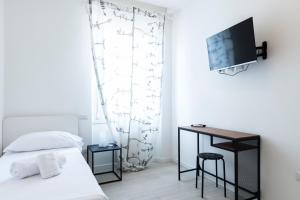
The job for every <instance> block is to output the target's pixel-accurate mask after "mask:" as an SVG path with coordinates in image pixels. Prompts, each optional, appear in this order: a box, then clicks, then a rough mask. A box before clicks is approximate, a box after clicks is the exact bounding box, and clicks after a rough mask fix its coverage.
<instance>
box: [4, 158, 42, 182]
mask: <svg viewBox="0 0 300 200" xmlns="http://www.w3.org/2000/svg"><path fill="white" fill-rule="evenodd" d="M39 173H40V170H39V167H38V166H37V163H36V159H35V158H28V159H24V160H19V161H16V162H13V163H12V164H11V166H10V174H11V175H12V176H13V177H15V178H19V179H22V178H26V177H29V176H34V175H37V174H39Z"/></svg>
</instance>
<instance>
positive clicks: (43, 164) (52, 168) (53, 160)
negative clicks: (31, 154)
mask: <svg viewBox="0 0 300 200" xmlns="http://www.w3.org/2000/svg"><path fill="white" fill-rule="evenodd" d="M36 162H37V165H38V167H39V170H40V174H41V177H42V178H51V177H53V176H57V175H59V174H60V173H61V167H60V166H59V162H58V158H57V156H55V154H53V153H47V154H42V155H39V156H38V157H37V159H36Z"/></svg>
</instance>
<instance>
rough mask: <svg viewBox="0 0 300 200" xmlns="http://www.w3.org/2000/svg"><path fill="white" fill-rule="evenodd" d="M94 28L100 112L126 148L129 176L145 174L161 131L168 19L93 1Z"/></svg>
mask: <svg viewBox="0 0 300 200" xmlns="http://www.w3.org/2000/svg"><path fill="white" fill-rule="evenodd" d="M90 23H91V30H92V31H91V33H92V51H93V58H94V66H95V75H96V82H97V89H98V90H97V91H98V95H99V104H101V106H99V107H98V108H99V109H101V111H99V110H98V112H103V114H104V116H105V120H106V124H107V127H108V130H109V132H110V133H111V134H113V135H114V137H115V139H116V141H117V143H119V144H120V145H122V147H123V152H124V153H123V156H122V157H123V158H122V159H123V162H124V168H125V170H130V171H139V170H142V169H144V168H145V167H146V166H147V164H148V163H149V161H150V160H151V159H152V157H153V152H154V149H155V142H154V141H155V139H156V136H157V135H158V134H159V131H160V101H161V80H162V67H163V48H164V43H163V34H164V23H165V16H164V14H161V13H156V12H153V11H149V10H144V9H141V8H138V7H135V6H122V5H120V4H116V3H111V2H108V1H102V0H92V1H91V3H90Z"/></svg>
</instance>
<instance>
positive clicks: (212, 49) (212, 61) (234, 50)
mask: <svg viewBox="0 0 300 200" xmlns="http://www.w3.org/2000/svg"><path fill="white" fill-rule="evenodd" d="M206 42H207V49H208V57H209V67H210V70H221V69H226V68H230V67H235V66H239V65H245V64H249V63H252V62H256V60H257V56H256V45H255V37H254V27H253V18H252V17H251V18H249V19H247V20H245V21H243V22H240V23H238V24H236V25H234V26H232V27H230V28H228V29H226V30H224V31H222V32H220V33H217V34H215V35H213V36H211V37H209V38H207V40H206Z"/></svg>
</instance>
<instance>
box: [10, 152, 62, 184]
mask: <svg viewBox="0 0 300 200" xmlns="http://www.w3.org/2000/svg"><path fill="white" fill-rule="evenodd" d="M55 156H56V157H57V160H58V165H59V167H60V168H62V167H63V165H64V164H65V163H66V157H65V156H63V155H55ZM39 173H40V169H39V166H38V164H37V158H36V157H32V158H28V159H23V160H18V161H15V162H13V163H12V164H11V166H10V174H11V175H12V176H13V177H15V178H18V179H22V178H26V177H29V176H34V175H37V174H39Z"/></svg>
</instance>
